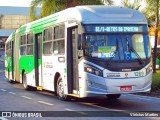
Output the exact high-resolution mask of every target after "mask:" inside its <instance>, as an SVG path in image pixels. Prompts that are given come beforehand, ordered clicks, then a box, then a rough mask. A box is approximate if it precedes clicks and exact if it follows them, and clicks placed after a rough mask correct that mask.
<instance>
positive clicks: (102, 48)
mask: <svg viewBox="0 0 160 120" xmlns="http://www.w3.org/2000/svg"><path fill="white" fill-rule="evenodd" d="M131 29H132V28H131ZM134 29H135V30H134ZM137 29H138V28H137ZM92 30H93V28H92ZM97 30H99V32H101V33H98V32H96V33H91V32H90V33H86V34H85V55H86V56H90V57H95V58H100V59H113V60H135V59H147V58H149V57H150V56H151V46H150V42H149V37H148V34H147V33H145V32H143V29H141V31H139V30H136V28H133V32H132V31H126V32H125V33H124V32H123V31H121V32H119V31H118V30H117V31H116V32H113V31H112V33H109V32H105V31H100V29H98V28H97ZM94 32H95V31H94ZM102 32H103V33H102Z"/></svg>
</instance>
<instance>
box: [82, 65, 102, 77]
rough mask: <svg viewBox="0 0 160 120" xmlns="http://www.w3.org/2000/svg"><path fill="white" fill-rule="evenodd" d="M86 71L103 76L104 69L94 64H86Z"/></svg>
mask: <svg viewBox="0 0 160 120" xmlns="http://www.w3.org/2000/svg"><path fill="white" fill-rule="evenodd" d="M84 71H85V72H88V73H91V74H94V75H97V76H101V77H102V76H103V72H102V70H100V69H99V68H96V67H94V66H92V65H88V64H84Z"/></svg>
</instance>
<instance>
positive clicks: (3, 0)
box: [0, 0, 121, 7]
mask: <svg viewBox="0 0 160 120" xmlns="http://www.w3.org/2000/svg"><path fill="white" fill-rule="evenodd" d="M31 1H32V0H0V6H23V7H29V6H30V3H31ZM114 1H116V5H118V4H120V1H121V0H114Z"/></svg>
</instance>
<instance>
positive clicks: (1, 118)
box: [0, 117, 8, 120]
mask: <svg viewBox="0 0 160 120" xmlns="http://www.w3.org/2000/svg"><path fill="white" fill-rule="evenodd" d="M0 120H8V119H7V118H4V117H0Z"/></svg>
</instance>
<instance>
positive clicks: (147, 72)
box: [146, 64, 152, 75]
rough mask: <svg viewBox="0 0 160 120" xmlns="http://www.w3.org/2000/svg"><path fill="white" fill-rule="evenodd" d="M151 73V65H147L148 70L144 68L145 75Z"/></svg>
mask: <svg viewBox="0 0 160 120" xmlns="http://www.w3.org/2000/svg"><path fill="white" fill-rule="evenodd" d="M151 71H152V64H150V65H149V67H148V68H146V75H148V74H149V73H150V72H151Z"/></svg>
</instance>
